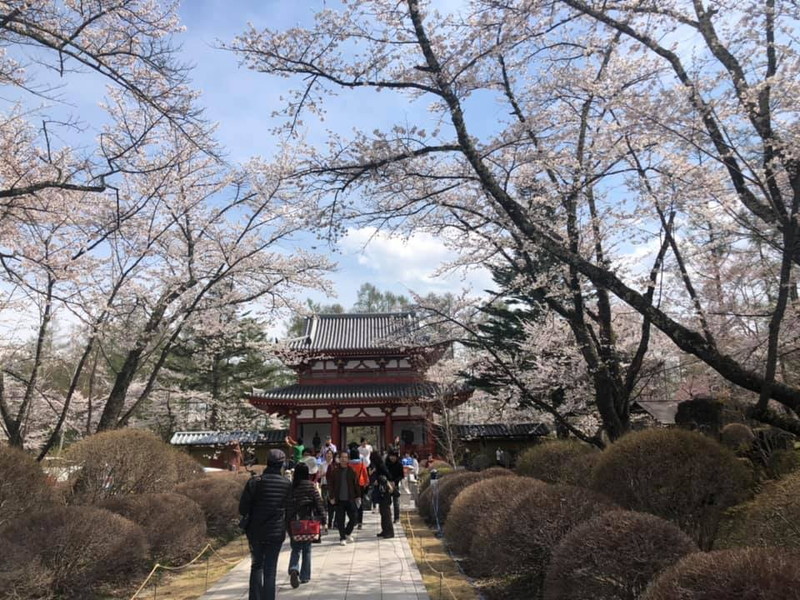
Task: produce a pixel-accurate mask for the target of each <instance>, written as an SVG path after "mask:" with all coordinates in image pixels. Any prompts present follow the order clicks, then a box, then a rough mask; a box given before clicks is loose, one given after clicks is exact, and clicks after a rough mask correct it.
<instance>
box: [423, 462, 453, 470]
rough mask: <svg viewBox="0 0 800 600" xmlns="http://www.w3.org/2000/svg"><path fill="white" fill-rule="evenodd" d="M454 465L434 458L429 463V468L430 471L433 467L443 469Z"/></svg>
mask: <svg viewBox="0 0 800 600" xmlns="http://www.w3.org/2000/svg"><path fill="white" fill-rule="evenodd" d="M452 468H453V465H451V464H450V463H448V462H445V461H443V460H434V461H431V463H430V464H429V465H428V467H427V469H428V470H429V471H430V470H431V469H436V470H441V469H452Z"/></svg>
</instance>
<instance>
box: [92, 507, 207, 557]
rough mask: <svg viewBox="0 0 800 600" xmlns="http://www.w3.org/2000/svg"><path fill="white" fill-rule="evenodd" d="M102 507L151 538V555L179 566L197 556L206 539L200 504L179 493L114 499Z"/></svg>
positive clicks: (149, 541)
mask: <svg viewBox="0 0 800 600" xmlns="http://www.w3.org/2000/svg"><path fill="white" fill-rule="evenodd" d="M101 506H102V508H105V509H108V510H110V511H111V512H114V513H117V514H119V515H122V516H123V517H125V518H126V519H130V520H131V521H133V522H134V523H136V524H137V525H139V526H140V527H141V528H142V530H143V531H144V533H145V536H147V542H148V544H149V545H150V556H151V557H152V558H153V560H155V561H157V562H161V563H172V564H178V563H183V562H185V561H186V560H188V559H191V558H192V557H194V555H195V554H197V552H198V551H199V550H200V548H202V546H203V544H204V542H205V540H206V520H205V515H204V514H203V510H202V509H201V508H200V505H198V504H197V502H195V501H194V500H192V499H190V498H188V497H186V496H184V495H182V494H175V493H167V494H140V495H135V496H114V497H112V498H109V499H107V500H105V501H104V502H103V503H102V505H101Z"/></svg>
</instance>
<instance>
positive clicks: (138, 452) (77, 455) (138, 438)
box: [66, 429, 179, 504]
mask: <svg viewBox="0 0 800 600" xmlns="http://www.w3.org/2000/svg"><path fill="white" fill-rule="evenodd" d="M177 455H178V453H177V451H176V450H174V449H173V448H172V447H171V446H170V445H169V444H165V443H164V442H162V441H161V440H160V439H159V438H157V437H156V436H155V435H153V434H152V433H150V432H149V431H143V430H141V429H120V430H116V431H105V432H103V433H98V434H96V435H93V436H90V437H88V438H86V439H84V440H81V441H80V442H78V443H77V444H74V445H73V446H70V448H69V450H68V451H67V452H66V458H67V460H68V461H70V462H71V463H72V464H74V465H75V466H76V467H78V468H77V469H76V471H75V473H74V475H73V476H72V477H71V478H70V480H71V484H72V485H71V489H72V501H73V502H74V503H79V504H94V503H96V502H99V501H100V500H103V499H105V498H108V497H110V496H118V495H124V494H145V493H149V492H168V491H172V490H173V488H174V487H175V484H176V483H177V481H178V479H179V474H178V468H177V464H176V456H177Z"/></svg>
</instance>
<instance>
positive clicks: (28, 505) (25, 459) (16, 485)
mask: <svg viewBox="0 0 800 600" xmlns="http://www.w3.org/2000/svg"><path fill="white" fill-rule="evenodd" d="M52 501H53V493H52V490H51V488H50V486H49V485H47V478H46V477H45V474H44V472H43V471H42V469H41V467H40V466H39V464H38V463H37V462H36V461H35V460H34V459H33V458H32V457H31V456H30V455H28V453H26V452H24V451H23V450H20V449H19V448H12V447H11V446H7V445H0V527H2V526H3V525H4V524H5V523H8V522H10V521H13V520H14V519H16V518H17V517H19V516H20V515H24V514H27V513H28V512H30V511H34V510H36V509H37V508H39V507H40V506H42V505H44V504H47V503H49V502H52Z"/></svg>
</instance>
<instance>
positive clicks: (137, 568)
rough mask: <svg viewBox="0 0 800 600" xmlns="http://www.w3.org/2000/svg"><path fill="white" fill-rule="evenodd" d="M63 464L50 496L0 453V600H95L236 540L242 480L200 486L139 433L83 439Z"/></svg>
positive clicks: (175, 454) (28, 467)
mask: <svg viewBox="0 0 800 600" xmlns="http://www.w3.org/2000/svg"><path fill="white" fill-rule="evenodd" d="M67 460H68V461H69V463H68V464H71V465H72V467H71V468H72V470H73V472H72V476H71V478H70V481H69V482H68V483H67V484H65V485H64V489H62V490H54V489H53V487H52V485H53V482H48V481H47V479H46V477H45V476H44V474H43V472H42V469H41V468H40V466H39V465H38V464H37V463H36V462H35V461H34V460H33V459H32V458H31V457H30V456H29V455H28V454H26V453H25V452H23V451H21V450H18V449H15V448H10V447H8V446H0V598H8V599H14V600H18V599H22V598H42V599H47V598H77V599H83V598H86V599H90V598H96V597H100V596H102V595H103V594H104V593H106V592H107V591H109V590H118V589H120V588H124V586H126V585H128V586H129V585H131V584H133V583H135V582H137V581H138V579H140V578H142V577H143V576H144V575H146V573H147V570H148V569H149V568H150V567H151V566H152V564H153V563H154V562H156V561H157V562H160V563H162V564H165V563H166V564H181V563H184V562H186V561H187V560H188V559H190V558H191V557H193V556H194V555H196V553H197V552H198V551H199V550H200V549H201V548H202V547H203V545H204V544H205V542H206V540H207V536H211V537H216V538H230V537H232V536H234V535H236V534H237V533H238V530H237V528H236V522H237V513H238V501H239V496H240V495H241V491H242V488H243V486H244V480H243V479H241V478H238V477H235V476H230V475H228V474H225V475H221V476H205V475H204V474H203V472H202V467H200V465H199V464H197V463H196V462H195V461H194V460H192V459H191V458H190V457H188V456H187V455H185V454H183V453H181V452H179V451H177V450H175V449H173V448H172V447H170V446H169V445H167V444H165V443H163V442H161V441H160V440H158V438H156V437H155V436H154V435H152V434H150V433H148V432H142V431H137V430H121V431H113V432H107V433H102V434H98V435H95V436H92V437H91V438H87V439H86V440H84V441H82V442H79V443H77V444H75V445H74V446H73V447H71V448H70V449H69V451H68V453H67ZM56 492H58V493H56Z"/></svg>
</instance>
